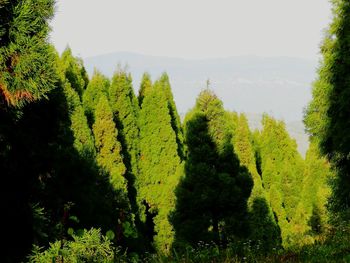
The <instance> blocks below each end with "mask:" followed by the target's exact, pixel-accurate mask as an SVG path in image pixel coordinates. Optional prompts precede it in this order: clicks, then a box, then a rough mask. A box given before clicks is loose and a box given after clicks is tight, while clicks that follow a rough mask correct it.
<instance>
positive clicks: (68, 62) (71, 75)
mask: <svg viewBox="0 0 350 263" xmlns="http://www.w3.org/2000/svg"><path fill="white" fill-rule="evenodd" d="M61 69H63V72H64V75H65V78H66V79H67V81H68V82H69V83H70V85H71V86H72V88H73V89H74V90H75V91H76V92H77V93H78V95H79V97H80V98H81V97H82V95H83V92H84V90H85V89H86V87H87V85H88V83H89V78H88V75H87V73H86V70H85V68H84V65H83V60H82V59H80V58H77V57H74V56H73V54H72V50H71V49H70V48H69V47H67V48H66V49H65V51H63V53H62V55H61Z"/></svg>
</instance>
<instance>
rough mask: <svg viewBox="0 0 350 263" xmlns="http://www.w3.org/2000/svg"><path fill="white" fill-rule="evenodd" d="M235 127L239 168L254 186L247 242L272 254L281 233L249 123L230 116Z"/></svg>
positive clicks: (240, 118)
mask: <svg viewBox="0 0 350 263" xmlns="http://www.w3.org/2000/svg"><path fill="white" fill-rule="evenodd" d="M232 119H233V122H234V123H235V125H234V130H233V140H232V143H233V146H234V150H235V153H236V154H237V156H238V158H239V161H240V164H241V165H242V166H244V167H246V168H247V169H248V171H249V172H250V174H251V175H252V178H253V182H254V186H253V189H252V193H251V195H250V197H249V199H248V210H249V225H250V231H251V233H250V235H249V237H250V239H251V240H252V241H253V242H254V243H258V244H260V245H261V246H262V247H263V251H264V252H268V251H271V250H272V249H273V248H277V247H279V246H280V245H281V244H280V242H281V237H280V231H279V228H278V226H277V223H276V221H275V218H274V215H273V211H272V209H271V207H270V205H269V203H270V202H269V200H268V197H267V194H266V191H265V189H264V188H263V184H262V179H261V175H260V174H259V172H258V169H257V160H256V154H255V151H256V150H255V146H254V144H253V143H254V142H253V136H252V134H251V132H250V130H249V125H248V120H247V118H246V116H245V115H244V114H243V113H242V114H240V115H239V116H237V115H236V114H233V115H232Z"/></svg>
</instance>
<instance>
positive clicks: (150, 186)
mask: <svg viewBox="0 0 350 263" xmlns="http://www.w3.org/2000/svg"><path fill="white" fill-rule="evenodd" d="M177 149H178V145H177V142H176V133H175V131H174V130H173V128H172V125H171V115H170V114H169V108H168V101H167V97H166V94H165V92H164V89H163V88H162V86H160V85H157V86H155V87H154V88H152V90H151V91H150V92H149V93H148V94H147V95H146V96H145V97H144V99H143V103H142V109H141V111H140V150H141V151H140V164H139V167H140V174H139V178H138V180H137V189H138V191H139V192H138V199H139V203H140V204H144V208H143V209H144V212H143V214H145V216H144V218H143V220H144V221H146V217H149V216H153V222H154V225H155V226H154V228H155V229H154V231H155V236H154V243H155V246H156V248H157V249H159V250H161V251H163V252H169V251H170V248H171V245H172V242H173V234H174V233H173V229H172V226H171V225H170V223H169V220H168V216H169V213H170V211H171V210H172V209H173V207H174V205H175V194H174V189H175V187H176V185H177V182H178V179H179V175H180V173H181V171H182V165H181V160H180V158H179V156H178V151H177Z"/></svg>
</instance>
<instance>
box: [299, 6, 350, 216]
mask: <svg viewBox="0 0 350 263" xmlns="http://www.w3.org/2000/svg"><path fill="white" fill-rule="evenodd" d="M332 3H333V9H332V11H333V21H332V23H331V24H330V26H329V29H328V31H327V32H326V34H325V38H324V40H323V44H322V46H321V52H322V55H323V59H322V61H321V65H320V68H319V70H318V75H319V76H318V79H317V80H316V82H315V83H314V87H313V100H312V101H311V102H310V104H309V106H308V108H307V110H306V115H305V124H306V127H307V130H308V132H309V133H310V135H311V137H312V140H315V141H316V142H317V143H318V144H319V145H320V149H321V152H322V154H324V155H325V156H326V157H327V158H328V159H329V160H330V162H331V165H332V167H333V169H334V170H335V171H336V173H337V183H336V184H334V189H333V190H334V191H333V192H334V195H333V198H332V208H333V209H334V210H335V211H340V212H341V211H344V210H347V209H349V207H350V198H349V197H350V180H349V176H350V161H349V152H350V135H349V134H350V132H349V131H350V124H349V115H350V99H349V94H350V85H349V79H350V73H349V70H348V69H349V65H350V54H349V52H348V51H349V45H350V39H349V37H348V35H349V32H350V23H349V17H350V6H349V1H347V0H334V1H332Z"/></svg>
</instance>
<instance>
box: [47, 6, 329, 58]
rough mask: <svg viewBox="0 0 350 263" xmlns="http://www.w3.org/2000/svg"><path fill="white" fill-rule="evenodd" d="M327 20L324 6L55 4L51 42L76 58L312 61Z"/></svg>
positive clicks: (327, 16)
mask: <svg viewBox="0 0 350 263" xmlns="http://www.w3.org/2000/svg"><path fill="white" fill-rule="evenodd" d="M330 18H331V11H330V4H329V1H328V0H99V1H96V0H57V12H56V16H55V19H54V20H53V21H52V28H53V32H52V33H51V40H52V42H53V43H54V44H55V46H56V47H57V49H58V50H59V51H60V52H61V51H62V50H63V49H64V48H65V47H66V45H67V44H69V45H70V46H71V48H72V49H73V52H74V53H75V54H77V55H80V56H82V57H83V58H86V57H89V56H94V55H99V54H103V53H109V52H114V51H131V52H138V53H142V54H148V55H160V56H171V57H184V58H208V57H227V56H236V55H258V56H296V57H304V58H316V57H317V55H318V52H319V44H320V41H321V39H322V34H323V33H322V32H323V30H324V28H325V27H326V26H327V24H328V23H329V21H330Z"/></svg>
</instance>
